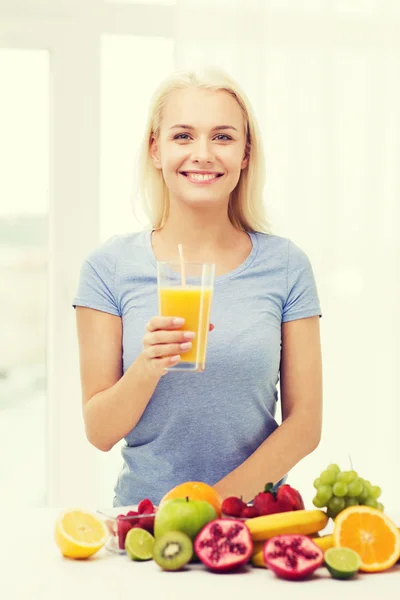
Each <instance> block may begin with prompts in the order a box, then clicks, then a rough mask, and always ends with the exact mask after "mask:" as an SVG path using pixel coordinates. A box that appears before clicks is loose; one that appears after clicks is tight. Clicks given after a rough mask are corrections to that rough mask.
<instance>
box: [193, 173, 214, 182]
mask: <svg viewBox="0 0 400 600" xmlns="http://www.w3.org/2000/svg"><path fill="white" fill-rule="evenodd" d="M186 175H187V177H188V178H189V179H193V181H208V180H209V179H216V178H217V175H214V174H212V175H211V174H210V175H203V174H202V173H187V174H186Z"/></svg>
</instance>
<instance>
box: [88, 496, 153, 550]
mask: <svg viewBox="0 0 400 600" xmlns="http://www.w3.org/2000/svg"><path fill="white" fill-rule="evenodd" d="M137 507H138V505H137V504H135V505H131V506H115V507H113V508H106V509H98V510H97V511H96V512H97V514H98V515H99V517H100V518H101V519H102V520H103V521H104V522H105V524H106V525H107V529H108V531H109V533H110V536H109V538H108V540H107V542H106V545H105V548H106V549H107V550H109V551H110V552H114V553H115V554H126V550H125V538H126V534H127V533H128V531H129V530H130V529H132V528H133V527H141V528H142V529H147V531H149V532H150V533H151V534H153V533H154V517H155V516H156V512H157V506H155V507H154V512H152V513H145V514H138V512H137ZM129 513H132V514H129ZM133 513H135V514H133Z"/></svg>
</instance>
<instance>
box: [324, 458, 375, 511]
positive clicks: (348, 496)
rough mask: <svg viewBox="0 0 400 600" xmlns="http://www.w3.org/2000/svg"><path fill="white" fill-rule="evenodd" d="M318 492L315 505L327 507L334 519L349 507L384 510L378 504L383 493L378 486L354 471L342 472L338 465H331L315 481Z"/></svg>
mask: <svg viewBox="0 0 400 600" xmlns="http://www.w3.org/2000/svg"><path fill="white" fill-rule="evenodd" d="M314 487H315V489H316V490H317V493H316V495H315V497H314V498H313V504H314V506H316V507H317V508H323V507H324V506H326V507H327V514H328V516H329V517H331V518H332V519H334V518H335V517H336V516H337V515H338V514H339V513H340V512H341V511H342V510H344V509H345V508H347V507H348V506H358V505H364V506H371V507H372V508H377V509H378V510H380V511H382V512H383V510H384V506H383V504H382V503H381V502H378V498H379V497H380V495H381V493H382V491H381V488H380V487H379V486H377V485H372V484H371V482H370V481H368V480H366V479H363V478H362V477H359V476H358V474H357V472H356V471H354V470H350V471H341V470H340V468H339V467H338V465H336V464H331V465H329V466H328V467H327V468H326V469H325V470H324V471H322V473H321V474H320V476H319V477H317V479H315V481H314Z"/></svg>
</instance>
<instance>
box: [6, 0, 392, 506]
mask: <svg viewBox="0 0 400 600" xmlns="http://www.w3.org/2000/svg"><path fill="white" fill-rule="evenodd" d="M209 63H210V64H216V65H219V66H222V67H224V68H226V69H227V70H228V71H229V72H230V73H231V74H232V75H233V76H234V77H235V78H237V80H238V81H239V82H240V83H241V85H242V86H243V87H244V89H245V90H246V91H247V93H248V96H249V97H250V100H251V102H252V104H253V106H254V108H255V110H256V113H257V115H258V119H259V122H260V125H261V129H262V132H263V136H264V144H265V150H266V161H267V172H268V183H267V189H266V195H265V198H266V205H267V209H268V212H269V215H270V218H271V219H272V222H273V227H274V232H275V233H277V234H278V235H283V236H287V237H290V238H291V239H292V240H293V241H294V242H295V243H296V244H298V245H299V246H301V247H302V248H303V249H304V250H305V251H306V252H307V254H308V256H309V258H310V260H311V262H312V265H313V268H314V273H315V276H316V279H317V285H318V290H319V295H320V300H321V306H322V312H323V318H322V319H321V321H320V323H321V335H322V350H323V371H324V424H323V435H322V441H321V444H320V445H319V447H318V449H317V450H316V451H315V452H314V453H313V454H312V455H310V456H309V457H307V458H306V459H304V460H303V461H302V462H301V463H300V464H299V465H297V466H296V467H295V468H294V469H293V471H292V473H291V476H290V482H291V483H292V485H294V486H297V487H298V488H299V489H300V490H301V492H302V493H303V495H304V497H305V499H306V501H307V502H311V498H312V496H313V488H312V481H313V480H314V478H315V477H316V476H317V475H318V474H319V472H320V471H321V470H322V469H323V468H324V467H325V466H326V465H327V464H328V463H330V462H338V463H339V465H340V466H341V467H342V468H343V469H347V468H350V460H349V456H350V457H351V460H352V463H353V465H354V468H355V469H356V470H358V471H359V473H360V475H361V476H363V477H365V478H367V479H370V480H371V481H372V483H374V484H379V485H380V486H381V487H382V488H383V495H382V502H383V503H384V504H385V506H386V508H387V510H388V511H389V512H390V510H391V507H396V505H397V499H398V497H399V496H400V480H399V477H398V476H397V471H398V461H399V459H400V441H399V440H400V436H399V435H398V423H399V422H400V419H399V417H400V409H399V404H400V403H399V389H400V385H399V383H400V382H399V367H398V365H399V360H400V351H399V343H398V340H399V338H400V335H399V334H400V325H399V322H400V321H399V319H397V312H398V311H397V309H398V303H399V273H400V236H399V235H398V231H397V230H398V224H399V223H400V209H399V204H400V202H399V196H400V171H399V164H400V83H399V76H398V75H399V72H400V1H399V0H259V1H258V0H177V2H174V1H173V0H170V1H169V2H166V1H165V2H164V1H160V0H159V1H158V2H156V1H154V2H150V0H142V2H119V1H117V0H113V1H112V2H104V1H102V0H84V1H83V2H82V1H81V0H29V1H28V0H0V89H1V93H0V132H1V135H0V170H1V175H0V292H1V293H0V439H1V448H2V452H1V454H0V490H1V494H0V503H1V504H18V505H21V506H28V505H29V506H45V505H46V504H48V505H52V506H61V505H67V506H70V505H80V506H86V505H87V506H90V507H94V508H96V507H100V506H103V507H105V506H110V505H111V502H112V498H113V486H114V483H115V481H116V478H117V475H118V472H119V469H120V467H121V459H120V445H121V444H118V445H117V446H116V447H114V448H113V450H112V451H111V452H109V453H102V452H100V451H98V450H97V449H95V448H93V447H92V446H90V444H89V443H88V442H87V440H86V438H85V435H84V429H83V421H82V415H81V399H80V382H79V364H78V348H77V341H76V330H75V316H74V311H73V309H72V307H71V299H72V297H73V295H74V292H75V289H76V283H77V277H78V274H79V269H80V265H81V263H82V261H83V259H84V257H85V256H86V254H87V253H88V252H89V251H90V250H91V249H92V248H93V247H94V246H96V245H98V244H99V243H101V242H103V241H104V240H106V239H107V238H108V237H109V236H111V235H112V234H114V233H122V232H125V231H129V230H137V229H140V228H141V224H140V223H139V222H138V221H137V220H136V219H135V218H134V216H133V213H132V205H131V198H132V186H133V183H134V164H135V157H136V152H137V150H138V146H139V143H140V139H141V135H142V131H143V125H144V120H145V116H146V110H147V105H148V101H149V97H150V94H151V92H152V90H153V88H154V87H155V86H156V84H157V83H158V82H159V80H160V79H161V78H162V77H164V76H165V75H166V74H167V73H169V71H170V70H172V69H173V68H174V67H190V66H197V65H201V64H209ZM199 410H201V408H200V407H199ZM278 414H279V411H278ZM177 443H179V441H178V440H177ZM221 451H223V449H221Z"/></svg>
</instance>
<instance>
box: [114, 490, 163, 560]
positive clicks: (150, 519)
mask: <svg viewBox="0 0 400 600" xmlns="http://www.w3.org/2000/svg"><path fill="white" fill-rule="evenodd" d="M137 508H138V509H137V510H130V511H128V512H127V513H126V514H125V515H124V514H120V515H118V516H117V533H118V547H119V548H120V550H124V549H125V540H126V536H127V533H128V531H130V530H131V529H133V528H134V527H140V528H141V529H146V531H148V532H149V533H151V534H152V535H153V533H154V514H155V512H156V509H155V507H154V505H153V503H152V502H151V500H149V498H144V499H143V500H141V501H140V502H139V504H138V507H137ZM129 517H130V518H129Z"/></svg>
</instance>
